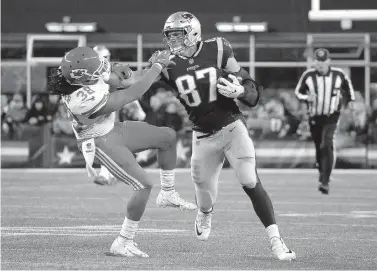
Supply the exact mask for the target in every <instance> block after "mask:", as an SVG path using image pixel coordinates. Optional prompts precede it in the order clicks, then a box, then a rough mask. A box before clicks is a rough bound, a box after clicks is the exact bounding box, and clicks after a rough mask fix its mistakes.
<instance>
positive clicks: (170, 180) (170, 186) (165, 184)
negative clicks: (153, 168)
mask: <svg viewBox="0 0 377 271" xmlns="http://www.w3.org/2000/svg"><path fill="white" fill-rule="evenodd" d="M160 181H161V190H162V191H166V192H172V191H174V190H175V172H174V169H173V170H163V169H160Z"/></svg>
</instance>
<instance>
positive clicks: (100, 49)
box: [93, 44, 111, 61]
mask: <svg viewBox="0 0 377 271" xmlns="http://www.w3.org/2000/svg"><path fill="white" fill-rule="evenodd" d="M93 50H94V51H96V52H97V53H98V54H99V55H100V56H102V57H103V58H106V59H107V60H109V61H110V56H111V53H110V51H109V49H107V47H106V46H105V45H102V44H98V45H96V46H94V47H93Z"/></svg>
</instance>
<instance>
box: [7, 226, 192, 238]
mask: <svg viewBox="0 0 377 271" xmlns="http://www.w3.org/2000/svg"><path fill="white" fill-rule="evenodd" d="M118 230H119V226H118V225H96V226H63V227H1V235H2V236H20V235H22V236H28V235H54V236H55V235H59V236H101V235H114V234H116V233H117V232H118ZM138 233H139V234H160V235H177V234H179V235H187V234H188V230H183V229H156V228H140V229H138Z"/></svg>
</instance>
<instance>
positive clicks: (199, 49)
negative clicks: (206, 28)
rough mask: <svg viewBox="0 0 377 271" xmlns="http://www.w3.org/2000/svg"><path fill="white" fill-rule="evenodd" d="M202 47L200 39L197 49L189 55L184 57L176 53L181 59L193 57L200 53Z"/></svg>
mask: <svg viewBox="0 0 377 271" xmlns="http://www.w3.org/2000/svg"><path fill="white" fill-rule="evenodd" d="M202 47H203V42H202V41H201V42H200V43H199V47H198V50H196V52H195V53H194V54H193V55H192V56H191V57H185V56H181V55H178V57H179V58H182V59H189V58H194V57H196V56H197V55H198V54H199V53H200V51H201V50H202Z"/></svg>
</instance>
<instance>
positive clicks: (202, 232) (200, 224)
mask: <svg viewBox="0 0 377 271" xmlns="http://www.w3.org/2000/svg"><path fill="white" fill-rule="evenodd" d="M211 219H212V213H209V214H205V213H203V212H202V211H200V210H199V211H198V214H197V216H196V219H195V234H196V237H197V238H198V239H199V240H200V241H207V240H208V237H209V234H210V233H211Z"/></svg>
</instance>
